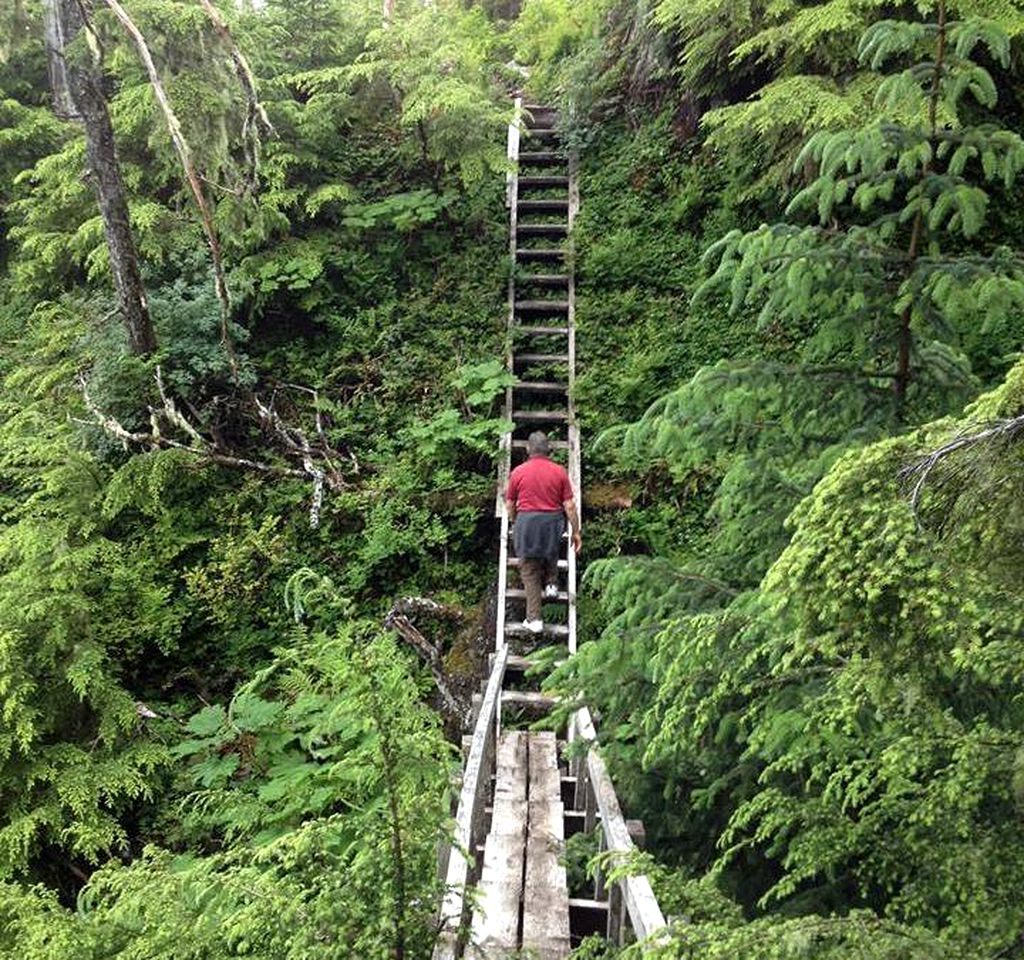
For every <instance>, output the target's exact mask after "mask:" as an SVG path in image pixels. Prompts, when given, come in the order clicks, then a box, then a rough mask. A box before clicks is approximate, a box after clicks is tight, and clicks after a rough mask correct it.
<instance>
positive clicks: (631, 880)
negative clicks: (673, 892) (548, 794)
mask: <svg viewBox="0 0 1024 960" xmlns="http://www.w3.org/2000/svg"><path fill="white" fill-rule="evenodd" d="M575 740H583V741H584V742H585V743H586V744H587V755H586V758H585V760H584V759H583V758H577V760H576V761H574V762H575V763H576V764H578V770H577V784H578V785H579V786H578V788H577V789H581V790H582V796H579V799H578V801H577V808H579V807H580V806H582V808H583V809H584V811H585V820H586V822H587V824H588V825H593V823H594V821H595V820H596V819H597V817H596V815H597V814H600V817H601V831H602V839H603V843H602V847H603V849H604V850H607V851H611V852H612V853H613V854H614V855H615V856H614V859H615V860H617V861H624V860H626V859H627V858H628V857H629V856H631V855H632V853H633V852H634V851H635V850H636V849H637V847H636V844H635V843H633V838H632V837H631V836H630V834H629V827H628V826H627V824H626V820H625V818H624V817H623V816H622V809H621V808H620V807H619V800H618V797H616V795H615V786H614V785H613V783H612V778H611V775H610V774H609V773H608V768H607V767H606V766H605V762H604V760H603V759H602V757H601V755H600V754H599V753H598V751H597V750H596V749H595V747H596V746H597V731H596V730H595V729H594V721H593V720H592V719H591V716H590V711H589V710H588V709H587V708H586V707H581V708H580V709H579V710H577V711H576V712H575V713H574V714H573V715H572V719H571V720H570V723H569V742H570V743H572V742H573V741H575ZM584 771H585V776H584V775H583V774H584ZM579 800H582V804H581V803H580V802H579ZM595 808H596V809H595ZM598 886H599V887H603V879H602V878H600V877H599V878H598ZM615 886H616V887H617V888H618V889H617V891H616V893H617V896H613V897H612V898H611V900H612V903H611V904H610V905H609V917H608V921H609V939H612V940H617V941H618V942H620V943H621V942H622V928H623V926H624V924H622V919H624V917H622V913H625V914H626V915H627V916H628V918H629V923H630V926H631V927H632V928H633V932H634V934H636V938H637V939H638V940H646V939H647V938H648V937H652V936H654V935H656V934H658V933H659V932H661V931H663V930H664V929H665V926H666V924H665V916H664V914H663V913H662V912H661V907H659V906H658V900H657V898H656V897H655V895H654V891H653V890H652V889H651V883H650V881H649V880H648V879H647V877H646V876H643V875H641V876H627V877H622V878H620V879H619V880H617V881H616V883H615Z"/></svg>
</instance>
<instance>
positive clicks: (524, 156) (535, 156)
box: [519, 150, 569, 167]
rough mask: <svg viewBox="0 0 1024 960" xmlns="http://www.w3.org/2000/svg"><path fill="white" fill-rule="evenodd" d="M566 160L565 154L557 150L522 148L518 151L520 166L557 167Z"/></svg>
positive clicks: (566, 161)
mask: <svg viewBox="0 0 1024 960" xmlns="http://www.w3.org/2000/svg"><path fill="white" fill-rule="evenodd" d="M568 162H569V161H568V159H567V158H566V156H565V154H564V153H559V152H558V151H557V150H522V151H520V153H519V165H520V166H523V165H524V164H526V165H528V166H533V167H559V166H563V165H564V164H566V163H568Z"/></svg>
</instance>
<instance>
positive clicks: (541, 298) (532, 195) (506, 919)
mask: <svg viewBox="0 0 1024 960" xmlns="http://www.w3.org/2000/svg"><path fill="white" fill-rule="evenodd" d="M517 108H521V109H517V117H518V119H517V121H516V122H515V123H513V124H512V125H511V126H510V128H509V138H508V145H509V159H510V160H511V161H512V163H513V170H512V173H510V175H509V180H508V206H509V215H510V216H509V221H510V222H509V249H510V254H511V258H512V266H513V269H512V271H511V275H510V279H509V314H508V353H507V358H506V359H507V363H508V369H509V370H510V371H511V372H513V373H515V375H516V376H517V377H518V378H519V379H518V382H517V383H516V384H515V385H514V386H512V387H509V388H508V390H507V391H506V395H505V415H506V417H507V418H508V419H509V420H511V421H512V423H513V429H512V431H511V432H510V433H508V434H506V435H505V436H504V437H503V438H502V441H501V455H500V460H499V477H498V480H499V484H498V497H497V502H496V507H495V514H496V516H497V517H498V518H499V519H500V522H501V539H500V546H499V558H498V564H499V566H498V615H497V628H496V630H495V635H496V642H495V646H496V650H495V653H494V654H493V655H492V657H491V668H490V675H489V677H488V678H487V680H486V682H485V684H484V687H483V691H482V693H481V694H480V695H478V696H477V697H475V698H474V704H475V707H474V714H475V726H474V731H473V734H472V736H468V737H466V738H464V752H465V755H466V762H465V769H464V771H463V778H462V789H461V793H460V796H459V804H458V809H457V811H456V831H455V837H454V843H453V845H452V847H451V848H450V849H449V850H448V851H447V857H446V861H447V863H446V866H445V868H444V870H443V871H442V872H443V876H444V877H445V883H446V892H445V898H444V901H443V903H442V908H441V917H440V923H441V937H440V939H439V941H438V946H437V948H436V949H435V951H434V960H456V958H459V957H466V958H472V960H501V958H506V957H510V956H524V957H533V958H535V960H560V958H563V957H567V956H568V955H569V953H570V951H571V949H572V947H573V946H574V945H575V944H576V943H578V942H579V941H580V940H581V939H582V938H583V937H584V936H587V935H588V934H592V933H601V934H603V935H604V936H606V937H607V938H608V939H609V940H611V941H613V942H615V943H620V944H621V943H626V942H630V941H632V940H634V939H644V938H646V937H650V936H652V935H656V934H657V933H658V932H659V931H660V930H661V929H662V928H663V927H664V926H665V921H664V917H663V916H662V913H661V910H660V908H659V906H658V903H657V900H656V899H655V897H654V894H653V892H652V890H651V886H650V883H649V882H648V880H647V878H646V877H643V876H635V877H626V878H622V879H620V880H618V881H616V882H614V883H608V882H606V880H605V875H604V873H603V872H602V873H600V874H599V875H598V876H597V878H596V881H595V883H594V887H593V891H592V895H591V896H590V897H586V898H581V897H571V896H570V891H569V887H568V883H567V877H566V869H565V864H564V853H565V839H566V838H567V837H568V836H571V835H572V834H574V833H578V832H580V831H585V832H588V833H589V832H591V831H593V830H595V828H596V829H598V833H599V840H600V847H601V849H602V850H606V851H614V852H615V853H616V854H617V855H619V856H617V857H615V858H613V859H615V860H618V859H619V858H620V857H621V858H628V857H629V856H630V854H631V852H632V851H633V850H634V849H635V847H636V841H637V839H639V838H642V835H643V827H642V825H641V824H639V823H638V822H634V821H626V820H625V819H624V818H623V816H622V811H621V809H620V807H619V802H618V799H617V797H616V795H615V788H614V785H613V784H612V781H611V778H610V776H609V775H608V771H607V768H606V767H605V764H604V762H603V760H602V759H601V757H600V753H599V751H598V750H596V749H589V748H588V749H586V750H585V751H583V750H575V749H574V750H573V751H571V752H572V754H573V756H572V759H569V751H568V750H567V746H568V744H569V743H572V742H574V741H577V740H583V741H585V742H586V745H587V746H588V747H593V745H594V744H595V742H596V736H597V735H596V732H595V730H594V725H593V722H592V720H591V717H590V713H589V711H588V710H587V709H586V708H585V707H584V708H582V709H580V710H578V711H576V712H575V713H574V714H573V715H572V718H571V720H570V723H569V728H568V729H567V730H563V731H561V732H560V733H559V734H558V735H556V734H555V733H554V732H547V731H544V732H535V731H530V730H527V729H523V728H524V727H526V726H528V723H529V721H531V720H535V719H537V718H538V717H539V716H543V715H544V713H546V712H547V711H549V710H550V709H551V708H552V707H553V706H554V701H553V700H552V699H551V698H550V697H548V696H546V695H544V694H543V693H541V692H540V690H539V689H538V687H539V682H538V680H537V678H536V677H535V676H533V675H530V676H529V677H527V675H526V674H527V670H528V669H529V667H530V665H531V661H530V653H531V652H532V651H533V650H535V649H536V648H537V646H536V645H537V644H544V645H550V644H558V645H561V646H562V647H563V648H564V650H565V653H566V655H571V654H573V653H575V652H576V642H577V641H576V627H577V617H576V581H577V570H576V556H575V554H574V553H573V551H572V550H571V549H570V547H569V540H568V536H566V537H565V538H564V539H563V548H562V558H561V559H560V560H559V571H560V577H561V578H563V579H564V582H562V583H561V584H560V589H559V593H558V597H557V598H556V599H552V600H550V601H548V603H547V605H546V606H545V612H544V620H545V627H544V633H543V634H542V635H540V636H534V635H531V634H528V633H526V632H525V631H523V630H522V627H521V624H522V620H523V614H524V605H525V593H524V591H523V589H522V585H521V583H520V582H519V579H518V573H517V568H518V561H517V558H516V557H514V556H512V555H511V552H510V549H509V547H510V529H509V520H508V516H507V514H506V511H505V502H504V496H503V493H504V489H505V486H506V483H507V480H508V476H509V473H510V471H511V469H512V467H513V465H514V464H515V463H516V462H519V461H521V460H522V459H524V458H525V456H526V436H527V435H528V434H529V433H530V432H531V431H533V430H536V429H538V428H540V429H543V430H545V432H547V433H548V435H549V437H550V438H552V440H553V443H552V446H553V448H554V456H555V458H556V459H560V460H561V462H562V463H563V465H564V466H566V468H567V469H568V471H569V476H570V478H571V480H572V485H573V490H574V491H575V494H576V500H577V502H578V503H581V502H582V498H581V470H580V457H581V450H580V436H579V428H578V426H577V424H576V411H575V408H574V406H573V389H572V388H573V385H574V380H575V372H576V369H575V368H576V327H575V307H576V304H575V300H576V290H575V277H574V272H573V257H572V249H571V243H572V240H571V231H572V225H573V220H574V217H575V215H576V211H577V210H578V208H579V192H578V186H577V179H576V158H575V156H574V155H573V154H572V153H571V152H569V151H566V150H564V149H562V148H561V146H560V144H559V140H558V131H557V115H556V113H555V111H554V110H553V109H552V108H549V107H543V106H536V105H533V106H531V105H527V106H525V107H523V106H522V104H521V103H520V102H519V101H517ZM521 146H522V149H520V148H521ZM577 754H578V755H577Z"/></svg>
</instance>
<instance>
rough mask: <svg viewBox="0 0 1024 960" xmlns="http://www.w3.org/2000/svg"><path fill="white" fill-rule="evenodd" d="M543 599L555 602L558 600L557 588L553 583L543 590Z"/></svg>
mask: <svg viewBox="0 0 1024 960" xmlns="http://www.w3.org/2000/svg"><path fill="white" fill-rule="evenodd" d="M544 598H545V599H546V600H557V599H558V586H557V585H556V584H554V583H549V584H548V585H547V586H546V587H545V588H544Z"/></svg>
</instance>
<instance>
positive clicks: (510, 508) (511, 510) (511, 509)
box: [505, 500, 516, 524]
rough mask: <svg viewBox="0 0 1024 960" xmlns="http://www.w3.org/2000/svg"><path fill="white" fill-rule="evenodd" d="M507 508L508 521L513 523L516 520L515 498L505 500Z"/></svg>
mask: <svg viewBox="0 0 1024 960" xmlns="http://www.w3.org/2000/svg"><path fill="white" fill-rule="evenodd" d="M505 510H506V512H507V513H508V522H509V524H513V523H515V522H516V502H515V500H506V501H505Z"/></svg>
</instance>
